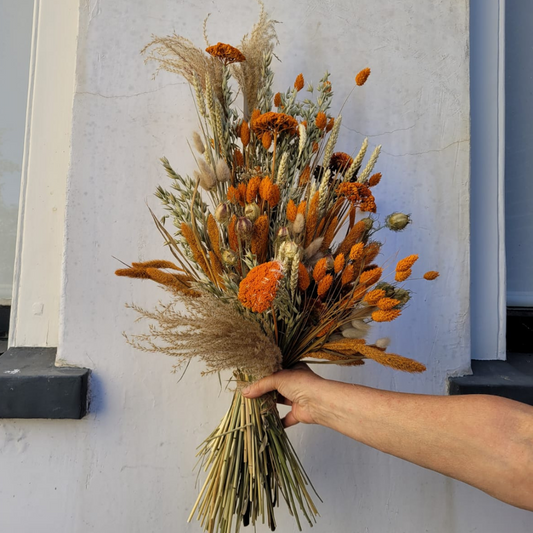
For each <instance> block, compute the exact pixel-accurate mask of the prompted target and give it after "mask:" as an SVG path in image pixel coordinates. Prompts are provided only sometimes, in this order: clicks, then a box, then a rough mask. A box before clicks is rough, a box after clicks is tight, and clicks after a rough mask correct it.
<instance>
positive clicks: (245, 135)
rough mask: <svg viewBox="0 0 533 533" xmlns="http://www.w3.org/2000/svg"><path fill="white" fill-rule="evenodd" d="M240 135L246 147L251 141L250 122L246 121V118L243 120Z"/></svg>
mask: <svg viewBox="0 0 533 533" xmlns="http://www.w3.org/2000/svg"><path fill="white" fill-rule="evenodd" d="M240 135H241V141H242V145H243V146H244V147H245V148H246V147H247V146H248V144H249V143H250V126H248V122H246V120H243V121H242V124H241V131H240Z"/></svg>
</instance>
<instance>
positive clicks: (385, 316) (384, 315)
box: [372, 309, 402, 322]
mask: <svg viewBox="0 0 533 533" xmlns="http://www.w3.org/2000/svg"><path fill="white" fill-rule="evenodd" d="M401 313H402V312H401V310H400V309H389V310H388V311H381V310H380V311H374V312H373V313H372V320H373V321H374V322H391V321H392V320H394V319H396V318H398V317H399V316H400V315H401Z"/></svg>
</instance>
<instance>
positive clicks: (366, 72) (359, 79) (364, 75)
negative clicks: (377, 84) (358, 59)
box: [355, 68, 370, 87]
mask: <svg viewBox="0 0 533 533" xmlns="http://www.w3.org/2000/svg"><path fill="white" fill-rule="evenodd" d="M368 76H370V69H369V68H364V69H363V70H362V71H361V72H359V74H357V76H356V77H355V83H357V85H359V87H361V86H362V85H364V84H365V83H366V80H368Z"/></svg>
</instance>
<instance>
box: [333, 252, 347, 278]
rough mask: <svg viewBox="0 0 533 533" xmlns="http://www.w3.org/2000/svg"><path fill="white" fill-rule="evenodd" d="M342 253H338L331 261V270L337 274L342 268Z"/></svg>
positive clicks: (343, 261)
mask: <svg viewBox="0 0 533 533" xmlns="http://www.w3.org/2000/svg"><path fill="white" fill-rule="evenodd" d="M344 263H345V260H344V254H339V255H338V256H337V257H336V258H335V261H334V262H333V271H334V272H335V274H338V273H339V272H340V271H341V270H342V269H343V268H344Z"/></svg>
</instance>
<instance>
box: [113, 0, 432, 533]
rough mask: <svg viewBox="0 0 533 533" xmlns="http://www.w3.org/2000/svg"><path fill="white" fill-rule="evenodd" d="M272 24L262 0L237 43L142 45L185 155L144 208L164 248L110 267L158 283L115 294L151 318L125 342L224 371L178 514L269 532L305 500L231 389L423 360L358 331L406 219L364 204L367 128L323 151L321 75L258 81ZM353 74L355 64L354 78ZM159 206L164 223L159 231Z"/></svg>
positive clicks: (263, 419) (264, 401) (266, 68)
mask: <svg viewBox="0 0 533 533" xmlns="http://www.w3.org/2000/svg"><path fill="white" fill-rule="evenodd" d="M274 24H275V23H274V21H273V20H271V19H270V18H269V17H268V16H267V14H266V13H265V12H264V9H263V8H262V10H261V14H260V18H259V21H258V22H257V24H256V25H255V26H254V28H253V30H252V32H251V33H250V34H249V35H247V36H245V37H244V38H243V40H242V41H241V43H240V46H239V47H238V48H237V47H233V46H230V45H228V44H223V43H218V44H216V45H214V46H210V45H209V43H208V47H207V48H206V50H205V52H204V50H202V49H200V48H197V47H196V46H194V45H193V44H192V43H191V42H190V41H188V40H187V39H185V38H183V37H181V36H178V35H171V36H168V37H155V38H154V39H153V41H152V42H151V43H150V44H148V45H147V46H146V48H145V49H144V50H143V52H144V53H145V54H147V59H149V60H155V61H156V62H157V64H158V67H159V68H161V69H165V70H167V71H170V72H174V73H177V74H179V75H181V76H183V77H184V78H185V79H186V80H187V81H188V82H189V83H190V85H191V87H192V90H193V94H194V100H195V103H196V110H197V113H198V118H199V132H195V133H193V135H192V146H193V147H194V149H195V151H196V154H195V158H196V162H197V166H198V169H197V170H195V171H194V173H193V175H192V176H183V175H181V174H178V173H177V172H176V171H175V170H174V169H173V168H172V167H171V165H170V163H169V161H168V160H167V159H162V163H163V166H164V168H165V170H166V172H167V174H168V177H169V178H170V180H171V183H172V184H171V186H170V190H167V189H164V188H162V187H159V188H158V189H157V192H156V195H157V197H158V198H159V199H160V200H161V201H162V202H163V204H164V206H165V208H166V209H167V210H168V214H167V215H165V217H163V218H162V219H161V220H160V219H158V218H157V217H155V216H154V221H155V224H156V225H157V228H158V229H159V231H160V232H161V234H162V236H163V238H164V240H165V244H166V245H167V246H168V249H169V250H170V252H171V253H172V255H173V256H174V259H175V262H170V261H166V260H155V261H148V262H142V263H132V264H131V266H129V267H128V268H124V269H120V270H118V271H117V272H116V273H117V275H119V276H127V277H132V278H141V279H150V280H153V281H155V282H157V283H158V284H160V285H161V286H163V287H164V288H166V289H167V290H168V291H169V292H170V295H171V297H170V301H168V302H166V303H161V304H160V305H159V306H158V307H157V308H156V309H155V310H151V311H148V310H145V309H142V308H139V307H137V306H131V307H133V308H134V309H135V310H136V311H138V313H139V314H140V316H141V317H144V318H146V319H149V320H150V321H151V323H150V328H149V332H148V333H146V334H144V335H138V336H135V337H133V338H130V339H129V340H130V342H131V343H132V344H134V345H135V346H136V347H137V348H139V349H141V350H145V351H158V352H163V353H165V354H168V355H171V356H174V357H176V358H177V359H178V361H179V364H183V363H186V362H187V361H189V360H190V359H191V358H192V357H199V358H200V359H202V360H203V361H204V362H205V364H206V367H207V372H220V371H222V370H228V369H229V370H231V371H232V372H233V376H234V379H235V382H236V387H235V391H234V396H233V401H232V403H231V406H230V408H229V410H228V412H227V413H226V415H225V416H224V418H223V419H222V421H221V422H220V424H219V425H218V426H217V427H216V429H215V430H214V431H213V433H212V434H211V435H210V436H209V437H208V438H207V439H206V440H205V442H204V443H203V445H202V447H201V448H200V451H199V456H200V458H201V463H202V466H203V468H204V469H205V471H207V472H208V473H207V477H206V479H205V483H204V484H203V487H202V488H201V490H200V494H199V496H198V499H197V501H196V503H195V504H194V507H193V509H192V512H191V516H190V518H189V520H190V519H192V517H193V516H194V515H195V514H196V516H197V518H198V520H199V521H200V522H201V525H202V527H203V528H204V529H205V530H206V531H209V532H213V531H217V532H223V533H226V532H229V531H231V530H232V529H234V530H235V531H238V530H239V528H240V526H241V525H248V524H250V523H251V524H254V525H255V524H257V523H258V522H259V521H261V522H263V523H265V522H267V523H268V526H269V527H270V528H271V529H272V530H274V529H275V527H276V519H275V515H274V508H275V507H276V506H277V505H278V504H279V502H280V500H281V499H283V500H285V502H286V504H287V506H288V508H289V512H290V513H291V514H292V515H293V516H294V518H295V520H296V522H297V524H298V527H300V528H301V517H302V516H303V517H305V519H306V520H307V521H308V522H309V523H310V524H311V525H312V524H313V522H314V521H315V517H316V515H317V514H318V513H317V509H316V507H315V504H314V503H313V500H312V498H311V494H310V493H311V492H313V489H312V485H311V483H310V481H309V478H308V477H307V475H306V474H305V472H304V470H303V468H302V465H301V463H300V461H299V460H298V457H297V456H296V454H295V451H294V449H293V447H292V445H291V443H290V441H289V439H288V437H287V435H286V433H285V430H284V428H283V426H282V423H281V420H280V417H279V414H278V411H277V409H276V407H275V404H276V402H275V395H274V394H271V395H268V396H266V397H263V398H261V399H258V400H250V399H246V398H243V397H242V395H241V394H240V392H239V391H240V387H241V386H242V385H243V384H246V383H248V382H251V381H253V380H256V379H258V378H261V377H263V376H267V375H269V374H271V373H273V372H275V371H277V370H280V369H282V368H290V367H292V366H293V365H295V364H296V363H297V362H299V361H308V362H311V361H315V362H321V363H334V364H339V365H345V366H356V365H362V364H363V363H364V360H365V359H372V360H374V361H376V362H378V363H381V364H383V365H386V366H389V367H392V368H395V369H398V370H404V371H407V372H421V371H423V370H424V369H425V368H424V366H423V365H422V364H420V363H418V362H416V361H413V360H412V359H408V358H405V357H401V356H399V355H396V354H392V353H388V352H387V351H386V344H387V343H386V342H384V341H378V342H376V343H375V344H372V345H370V344H367V343H366V342H365V339H364V337H365V335H366V333H367V331H368V329H369V327H370V323H371V322H372V321H373V322H388V321H391V320H394V319H396V318H398V317H399V316H400V314H401V312H402V307H403V306H405V304H406V303H407V302H408V300H409V298H410V292H409V290H407V289H405V288H404V287H403V286H401V285H400V284H401V283H403V282H404V281H405V280H407V278H409V276H410V275H411V269H412V267H413V264H414V263H415V261H416V260H417V257H418V256H416V255H410V256H408V257H406V258H405V259H402V260H401V261H399V262H398V263H397V265H396V272H395V280H394V281H391V282H388V281H383V280H382V274H383V269H382V267H380V266H378V264H377V263H376V258H377V257H378V255H379V252H380V248H381V244H380V242H379V241H378V240H376V236H377V234H378V232H379V231H381V230H382V229H384V228H388V229H389V230H392V231H399V230H402V229H404V228H405V227H406V226H407V225H408V224H409V222H410V219H409V216H407V215H405V214H403V213H393V214H391V215H389V216H388V217H387V218H386V220H385V223H384V225H380V224H379V222H378V220H377V218H376V217H375V216H373V215H374V213H376V201H375V197H374V193H373V190H374V187H376V186H377V185H378V184H379V182H380V180H381V174H380V173H374V167H375V165H376V162H377V160H378V156H379V153H380V146H378V147H376V148H375V149H374V151H373V152H372V154H371V155H370V157H369V158H368V160H367V162H366V163H365V156H366V153H367V148H368V142H367V140H365V141H364V142H363V145H362V146H361V148H360V149H359V150H358V152H357V153H356V154H354V157H352V156H350V155H348V154H346V153H343V152H336V151H335V144H336V142H337V138H338V136H339V132H340V125H341V120H342V119H341V116H336V117H332V116H331V115H330V106H331V101H332V97H333V92H332V86H331V83H330V81H329V74H326V75H325V76H324V77H323V78H322V79H321V80H320V82H319V83H318V86H317V87H316V91H315V89H313V88H312V87H311V86H309V88H308V91H309V93H310V94H311V96H310V97H309V98H305V99H300V98H299V95H300V91H301V90H302V89H303V88H304V78H303V76H302V74H299V75H298V76H297V77H296V81H295V83H294V87H291V88H289V89H288V90H287V91H286V92H284V93H280V92H278V93H275V94H274V92H273V72H272V69H271V61H272V57H273V48H274V44H275V42H276V34H275V29H274ZM204 33H205V32H204ZM369 74H370V69H364V70H362V71H361V72H360V73H359V74H358V75H357V76H356V78H355V82H356V86H362V85H363V84H364V83H365V82H366V81H367V78H368V76H369ZM232 78H233V79H234V80H236V84H237V85H238V88H239V90H240V93H241V95H242V111H240V110H239V109H238V108H237V105H236V100H237V98H236V97H235V95H234V94H233V89H232V87H234V85H235V83H234V82H232V81H231V79H232ZM314 94H316V98H315V99H312V98H313V95H314ZM169 217H170V219H171V220H172V222H173V224H174V226H175V228H177V231H176V230H172V231H171V230H168V229H166V227H165V219H166V218H169ZM437 275H438V273H437V272H427V273H426V274H425V275H424V277H425V278H426V279H434V278H435V277H436V276H437Z"/></svg>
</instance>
